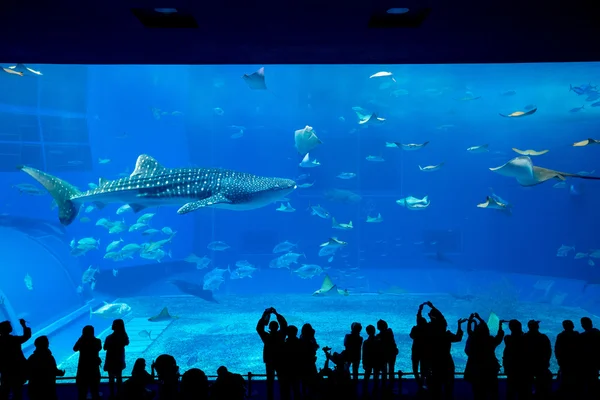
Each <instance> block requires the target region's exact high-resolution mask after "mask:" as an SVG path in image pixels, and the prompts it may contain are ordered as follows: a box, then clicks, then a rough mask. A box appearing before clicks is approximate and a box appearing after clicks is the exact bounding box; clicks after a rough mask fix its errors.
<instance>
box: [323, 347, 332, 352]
mask: <svg viewBox="0 0 600 400" xmlns="http://www.w3.org/2000/svg"><path fill="white" fill-rule="evenodd" d="M323 351H324V352H325V353H327V352H328V351H331V347H328V346H325V347H323Z"/></svg>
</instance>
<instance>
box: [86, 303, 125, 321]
mask: <svg viewBox="0 0 600 400" xmlns="http://www.w3.org/2000/svg"><path fill="white" fill-rule="evenodd" d="M130 311H131V307H130V306H129V304H126V303H107V302H104V305H103V306H102V307H100V308H99V309H97V310H96V311H93V310H92V307H90V319H92V315H97V316H99V317H102V318H107V319H116V318H121V317H122V316H124V315H127V314H128V313H129V312H130Z"/></svg>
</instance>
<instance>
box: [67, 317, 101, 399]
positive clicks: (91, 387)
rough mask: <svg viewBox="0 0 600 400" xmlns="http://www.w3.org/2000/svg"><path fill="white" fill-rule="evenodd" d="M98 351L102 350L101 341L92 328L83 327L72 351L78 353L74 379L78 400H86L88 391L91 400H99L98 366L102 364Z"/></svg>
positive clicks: (88, 326)
mask: <svg viewBox="0 0 600 400" xmlns="http://www.w3.org/2000/svg"><path fill="white" fill-rule="evenodd" d="M100 350H102V341H101V340H100V339H98V338H97V337H96V335H95V333H94V327H93V326H91V325H86V326H84V327H83V330H82V332H81V337H80V338H79V339H77V342H76V343H75V346H73V351H75V352H79V361H78V362H77V376H76V377H75V384H76V385H77V391H78V392H79V396H78V399H79V400H86V399H87V394H88V391H89V392H90V393H91V395H92V400H99V399H100V392H99V390H100V364H102V359H101V358H100Z"/></svg>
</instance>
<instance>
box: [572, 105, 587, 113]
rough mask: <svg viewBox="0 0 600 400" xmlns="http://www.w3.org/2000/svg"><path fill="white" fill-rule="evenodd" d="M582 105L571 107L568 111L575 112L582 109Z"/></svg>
mask: <svg viewBox="0 0 600 400" xmlns="http://www.w3.org/2000/svg"><path fill="white" fill-rule="evenodd" d="M584 107H585V106H581V107H575V108H571V109H570V110H569V112H572V113H576V112H579V111H581V110H583V108H584Z"/></svg>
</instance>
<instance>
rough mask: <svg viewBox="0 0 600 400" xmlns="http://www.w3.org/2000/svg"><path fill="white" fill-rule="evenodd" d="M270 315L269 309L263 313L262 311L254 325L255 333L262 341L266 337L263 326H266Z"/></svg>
mask: <svg viewBox="0 0 600 400" xmlns="http://www.w3.org/2000/svg"><path fill="white" fill-rule="evenodd" d="M270 314H271V309H270V308H267V309H266V310H265V311H263V314H262V316H261V317H260V319H259V320H258V322H257V323H256V332H258V336H260V338H261V339H263V340H264V338H265V336H266V335H267V332H265V326H266V325H267V324H268V322H267V321H268V320H269V315H270Z"/></svg>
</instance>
